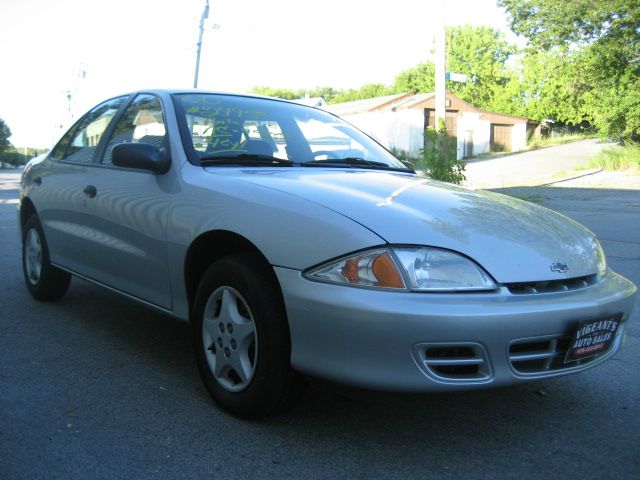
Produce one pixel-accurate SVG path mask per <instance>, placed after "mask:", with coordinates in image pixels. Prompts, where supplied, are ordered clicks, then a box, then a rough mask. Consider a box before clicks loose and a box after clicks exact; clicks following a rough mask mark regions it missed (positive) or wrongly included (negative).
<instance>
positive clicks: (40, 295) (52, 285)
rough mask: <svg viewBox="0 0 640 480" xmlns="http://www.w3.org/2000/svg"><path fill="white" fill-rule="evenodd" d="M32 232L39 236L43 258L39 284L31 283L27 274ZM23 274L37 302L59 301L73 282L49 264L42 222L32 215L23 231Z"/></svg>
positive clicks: (65, 274)
mask: <svg viewBox="0 0 640 480" xmlns="http://www.w3.org/2000/svg"><path fill="white" fill-rule="evenodd" d="M31 230H34V231H35V232H36V233H37V235H38V239H39V240H40V248H41V256H42V262H41V266H40V268H41V270H40V278H39V279H38V282H37V283H32V282H31V279H30V278H29V274H28V272H27V257H26V249H27V236H28V234H29V232H30V231H31ZM22 274H23V276H24V282H25V284H26V286H27V289H28V290H29V292H30V293H31V295H32V296H33V297H34V298H36V299H37V300H57V299H58V298H60V297H62V296H63V295H64V294H65V293H66V291H67V289H68V288H69V282H70V280H71V276H70V275H69V274H68V273H66V272H63V271H62V270H59V269H57V268H55V267H54V266H52V265H51V263H50V262H49V247H48V245H47V241H46V239H45V236H44V232H43V230H42V226H41V225H40V221H39V220H38V217H37V216H35V215H31V216H30V217H29V218H28V219H27V221H26V222H25V224H24V226H23V229H22Z"/></svg>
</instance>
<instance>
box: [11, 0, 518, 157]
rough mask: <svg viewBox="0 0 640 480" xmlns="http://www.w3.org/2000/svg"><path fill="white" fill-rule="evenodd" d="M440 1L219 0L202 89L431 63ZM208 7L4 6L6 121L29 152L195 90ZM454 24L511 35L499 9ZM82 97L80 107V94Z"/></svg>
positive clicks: (159, 3)
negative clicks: (159, 96)
mask: <svg viewBox="0 0 640 480" xmlns="http://www.w3.org/2000/svg"><path fill="white" fill-rule="evenodd" d="M438 3H439V2H438V0H393V1H391V2H382V1H377V2H376V1H372V0H322V1H317V0H307V1H300V0H298V1H296V0H241V1H239V0H210V13H209V18H208V19H207V20H206V22H205V29H206V30H205V32H204V36H203V44H202V56H201V61H200V76H199V82H198V87H199V88H202V89H207V90H221V91H230V92H245V91H248V90H250V89H251V88H253V87H255V86H270V87H279V88H292V89H293V88H295V89H298V88H309V89H311V88H314V87H317V86H331V87H334V88H340V89H342V88H357V87H360V86H362V85H363V84H365V83H386V84H390V83H392V82H393V79H394V78H395V76H396V75H397V74H398V73H399V72H401V71H402V70H405V69H407V68H411V67H413V66H415V65H417V64H418V63H420V62H423V61H425V60H427V59H428V58H429V51H430V50H431V48H432V41H433V30H434V29H433V24H434V21H435V18H436V15H434V9H435V8H437V4H438ZM204 4H205V0H180V1H175V0H108V1H105V0H99V1H98V0H2V1H1V2H0V52H1V58H2V75H0V82H1V83H0V118H2V119H3V120H4V121H5V123H6V124H7V125H8V126H9V128H10V129H11V131H12V134H13V135H12V137H11V138H10V141H11V142H12V143H13V145H15V146H18V147H26V146H29V147H45V148H48V147H51V146H52V145H53V144H54V143H55V141H56V140H57V139H58V138H59V137H60V136H61V135H62V134H63V133H64V131H66V129H67V128H68V127H69V126H70V125H71V123H72V122H73V121H74V119H77V118H78V116H80V115H82V114H83V113H84V112H85V111H86V110H88V109H89V108H91V107H92V106H94V105H96V104H97V103H99V102H101V101H102V100H105V99H107V98H110V97H113V96H116V95H119V94H122V93H127V92H130V91H134V90H137V89H143V88H191V87H192V85H193V77H194V67H195V56H196V43H197V38H198V23H199V20H200V15H201V14H202V10H203V8H204ZM445 11H446V14H445V18H446V23H447V25H452V26H453V25H462V24H466V23H470V24H472V25H490V26H493V27H495V28H498V29H501V30H503V31H505V33H510V32H509V31H508V26H507V16H506V14H505V12H504V11H503V10H502V9H500V8H498V7H497V6H496V4H495V0H445ZM69 92H70V93H71V101H69V99H68V93H69Z"/></svg>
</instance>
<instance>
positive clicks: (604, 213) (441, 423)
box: [0, 172, 640, 480]
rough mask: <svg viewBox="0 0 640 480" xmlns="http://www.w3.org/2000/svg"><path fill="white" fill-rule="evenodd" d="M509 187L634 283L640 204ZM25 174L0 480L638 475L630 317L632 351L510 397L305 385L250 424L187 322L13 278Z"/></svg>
mask: <svg viewBox="0 0 640 480" xmlns="http://www.w3.org/2000/svg"><path fill="white" fill-rule="evenodd" d="M508 193H511V194H514V195H518V196H520V197H522V198H528V199H530V200H533V201H536V202H538V203H542V204H543V205H548V206H551V207H553V208H555V209H557V210H559V211H561V212H563V213H566V214H569V215H571V216H574V217H576V218H578V219H579V220H581V221H583V222H584V223H585V224H586V225H587V226H588V227H590V228H592V229H593V230H595V231H596V232H597V233H598V234H599V235H601V237H602V238H603V239H604V246H605V249H606V250H607V253H608V255H609V263H610V265H611V266H612V268H614V269H615V270H618V271H620V272H621V273H623V274H625V275H627V276H628V277H629V278H631V279H632V280H633V281H634V282H636V283H639V282H640V252H639V248H640V231H639V230H638V229H639V228H640V226H639V224H638V222H637V219H638V208H639V206H640V202H638V198H637V196H636V194H637V192H625V191H618V192H614V193H611V192H609V191H606V190H588V191H582V190H574V189H555V188H548V189H518V190H516V191H509V192H508ZM17 197H18V190H17V174H15V173H13V174H6V173H5V172H0V245H2V249H1V250H0V311H1V313H0V478H3V479H4V478H6V479H11V480H21V479H29V480H31V479H64V480H72V479H82V480H85V479H87V478H91V479H94V478H100V479H107V478H135V479H147V478H148V479H175V478H181V479H191V478H193V479H195V478H218V479H225V478H229V479H238V478H243V479H244V478H247V479H252V478H278V479H280V478H304V479H315V478H317V479H334V478H335V479H341V478H366V479H393V478H397V479H408V478H420V479H430V478H433V479H460V478H473V479H492V480H493V479H517V480H526V479H540V478H554V479H555V478H558V479H560V478H580V479H581V480H588V479H602V478H616V479H621V480H626V479H629V480H631V479H634V480H635V479H636V478H637V477H638V472H639V471H640V448H639V446H640V402H638V398H640V339H639V334H640V325H639V324H640V322H639V320H640V319H639V317H640V312H639V309H638V308H636V310H635V313H634V316H633V318H632V319H631V322H630V325H629V329H628V338H627V342H626V345H625V346H624V348H623V349H622V350H621V351H620V352H619V353H618V354H617V355H616V356H615V357H614V358H613V359H612V360H610V361H608V362H605V363H604V364H603V365H601V366H599V367H597V368H594V369H591V370H589V371H587V372H583V373H581V374H578V375H574V376H569V377H565V378H561V379H554V380H549V381H544V382H541V383H534V384H528V385H523V386H518V387H510V388H501V389H494V390H486V391H477V392H467V393H457V394H453V393H448V394H439V395H419V396H405V395H382V394H375V395H373V394H370V393H366V392H356V391H353V390H345V389H341V388H338V387H336V386H329V385H324V384H321V383H313V384H312V385H311V387H310V388H309V389H308V391H307V393H306V394H305V396H304V398H303V399H302V403H301V404H300V405H299V406H298V407H297V408H296V409H294V410H293V411H292V412H290V413H288V414H286V415H282V416H280V417H276V418H272V419H269V420H264V421H260V422H247V421H241V420H238V419H236V418H233V417H230V416H228V415H226V414H224V413H222V412H220V411H219V410H217V409H216V408H215V406H214V405H213V403H212V401H211V400H210V398H209V396H208V394H207V392H206V391H205V389H204V388H203V386H202V384H201V382H200V379H199V377H198V374H197V371H196V366H195V361H194V359H193V355H192V349H191V330H190V327H189V325H187V324H184V323H179V322H177V321H175V320H172V319H169V318H167V317H164V316H162V315H160V314H158V313H155V312H153V311H150V310H148V309H145V308H144V307H142V306H139V305H137V304H133V303H131V302H129V301H127V300H125V299H123V298H121V297H119V296H116V295H115V294H113V293H111V292H109V291H106V290H103V289H100V288H98V287H95V286H93V285H90V284H88V283H86V282H83V281H80V280H77V279H74V280H73V282H72V284H71V288H70V290H69V293H68V294H67V296H66V297H65V298H64V299H62V301H60V302H58V303H54V304H45V303H40V302H36V301H34V300H32V299H31V298H30V297H29V295H28V294H27V291H26V289H25V288H24V286H23V284H22V274H21V271H20V260H19V258H20V247H19V242H18V227H17V225H16V219H15V203H16V199H17Z"/></svg>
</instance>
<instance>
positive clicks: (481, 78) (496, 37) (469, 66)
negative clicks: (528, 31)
mask: <svg viewBox="0 0 640 480" xmlns="http://www.w3.org/2000/svg"><path fill="white" fill-rule="evenodd" d="M446 36H447V41H446V45H447V71H449V72H456V73H462V74H465V75H466V76H467V81H466V82H464V83H463V82H452V81H450V82H447V90H448V91H450V92H452V93H454V94H455V95H457V96H459V97H460V98H462V99H463V100H466V101H467V102H469V103H472V104H473V105H476V106H478V107H480V108H485V109H488V110H491V109H493V108H494V100H495V97H496V95H497V93H498V91H499V90H500V89H502V88H504V87H505V85H506V84H507V83H508V82H509V79H510V75H511V73H510V71H509V70H508V68H507V66H506V63H507V61H508V60H509V58H510V57H511V56H512V55H513V54H514V53H515V52H516V48H515V47H514V46H513V45H510V44H509V43H508V42H507V41H506V39H505V37H504V34H503V33H502V32H500V31H499V30H496V29H494V28H491V27H486V26H480V27H473V26H471V25H464V26H459V27H450V28H447V31H446Z"/></svg>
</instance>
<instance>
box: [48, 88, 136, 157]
mask: <svg viewBox="0 0 640 480" xmlns="http://www.w3.org/2000/svg"><path fill="white" fill-rule="evenodd" d="M126 99H127V97H126V96H124V97H118V98H113V99H111V100H107V101H106V102H104V103H101V104H100V105H98V106H97V107H95V108H94V109H93V110H91V111H90V112H89V113H87V114H86V115H85V116H84V117H83V118H82V120H80V123H78V124H77V125H76V126H74V127H72V128H71V130H69V132H67V133H66V134H65V136H64V137H62V140H61V141H60V142H59V143H58V145H56V147H55V148H54V150H53V154H52V156H53V158H55V159H57V160H64V161H67V162H74V163H90V162H92V161H93V160H94V157H95V154H96V149H97V148H98V144H99V143H100V140H101V139H102V135H103V134H104V132H105V130H106V129H107V127H108V126H109V123H111V120H113V117H115V115H116V113H117V112H118V109H119V108H120V107H121V106H122V104H123V103H124V102H125V100H126Z"/></svg>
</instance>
